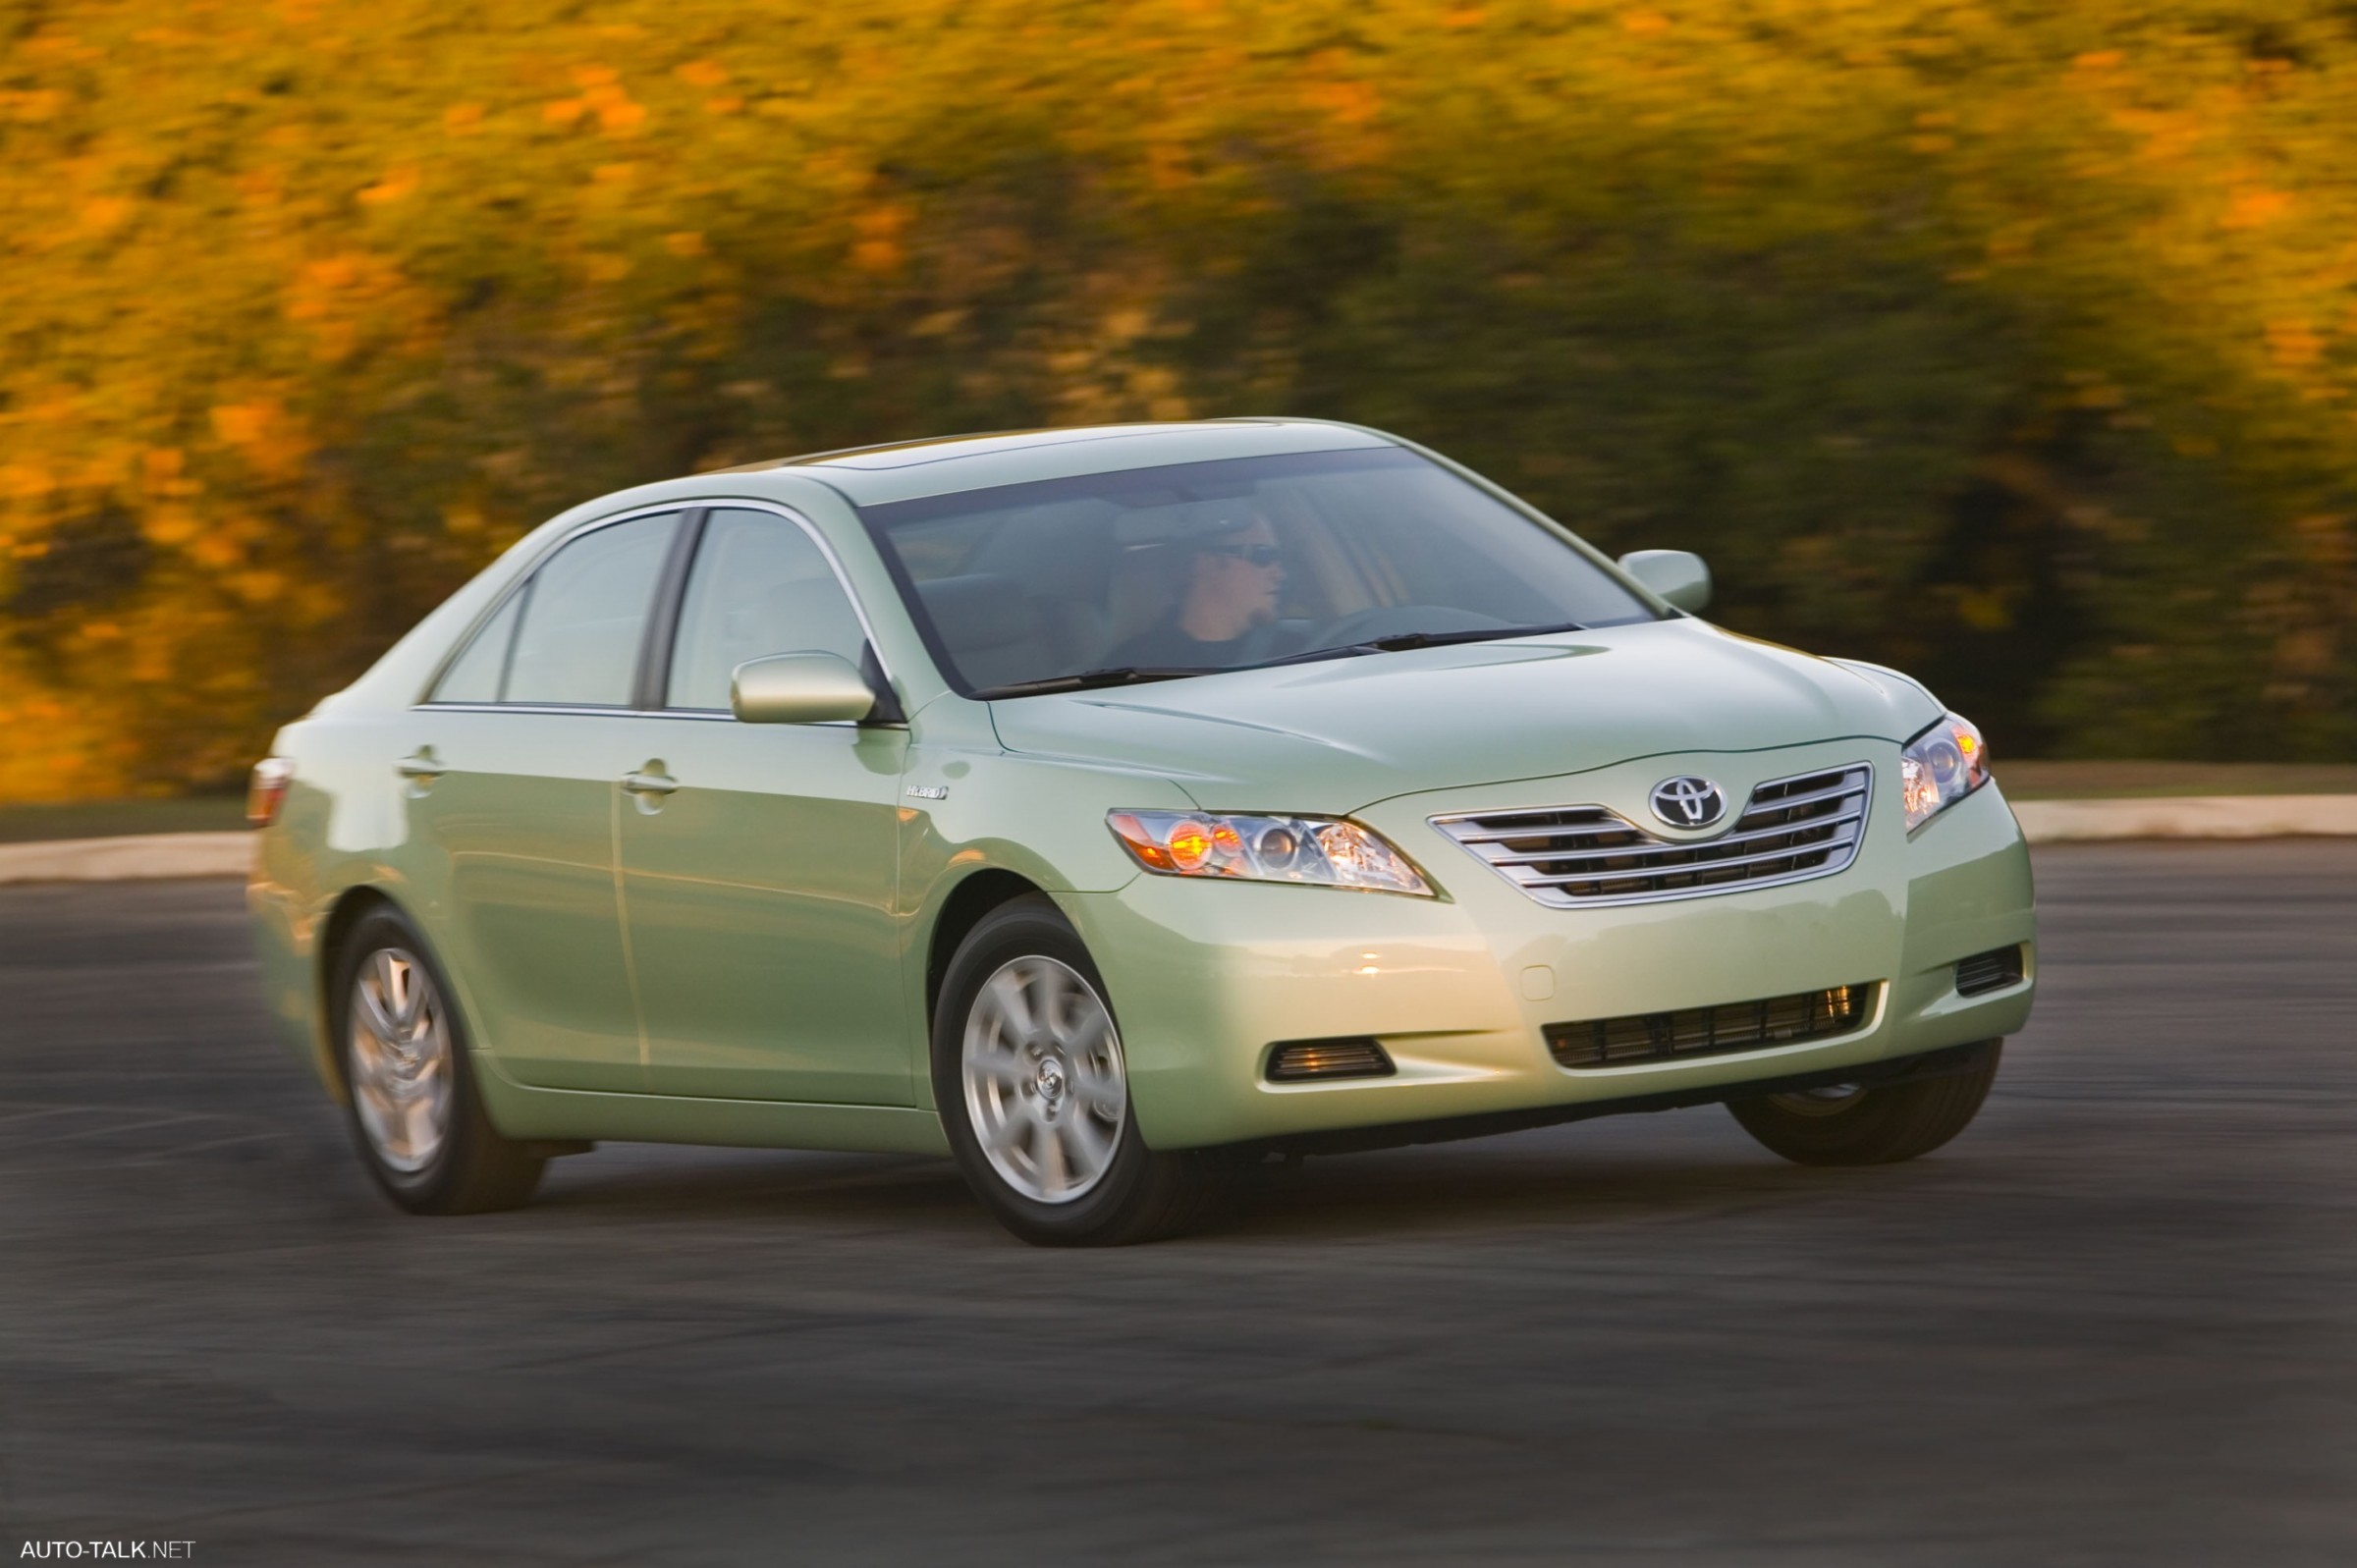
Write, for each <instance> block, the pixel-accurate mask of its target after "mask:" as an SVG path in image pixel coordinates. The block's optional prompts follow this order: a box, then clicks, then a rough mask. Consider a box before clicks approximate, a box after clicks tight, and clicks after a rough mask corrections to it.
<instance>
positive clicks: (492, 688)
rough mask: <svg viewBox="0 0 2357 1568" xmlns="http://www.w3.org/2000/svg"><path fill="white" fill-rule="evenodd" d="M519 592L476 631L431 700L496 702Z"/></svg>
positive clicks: (520, 608) (513, 638) (520, 606)
mask: <svg viewBox="0 0 2357 1568" xmlns="http://www.w3.org/2000/svg"><path fill="white" fill-rule="evenodd" d="M523 600H524V592H523V590H519V591H517V592H515V593H512V594H510V595H508V602H507V603H506V604H504V605H502V606H500V608H499V614H498V615H495V616H493V617H492V618H491V623H490V624H489V625H487V626H485V627H483V629H482V630H480V631H478V632H476V633H475V634H474V640H473V641H472V642H470V643H468V644H467V645H466V652H465V653H462V654H460V655H459V657H458V659H457V660H456V661H455V662H454V663H453V664H452V665H451V667H450V668H449V669H448V670H446V671H444V672H443V673H442V679H441V682H440V683H439V684H438V685H436V686H435V687H434V695H433V700H434V701H436V702H497V701H498V700H499V688H500V684H501V682H503V681H504V680H506V679H507V676H508V650H509V649H510V648H511V647H513V646H515V643H516V622H517V621H518V620H519V619H520V618H521V616H522V614H523Z"/></svg>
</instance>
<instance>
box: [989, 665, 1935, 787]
mask: <svg viewBox="0 0 2357 1568" xmlns="http://www.w3.org/2000/svg"><path fill="white" fill-rule="evenodd" d="M1939 713H1940V709H1939V706H1938V704H1936V703H1935V702H1934V701H1933V700H1932V698H1931V696H1930V694H1929V693H1927V692H1926V691H1925V690H1924V689H1923V688H1922V687H1921V686H1919V685H1917V684H1916V683H1915V682H1914V681H1912V680H1909V679H1907V678H1906V677H1905V676H1898V675H1895V674H1893V673H1891V672H1889V671H1885V670H1880V669H1877V668H1875V667H1873V666H1866V665H1853V664H1848V663H1843V662H1839V661H1835V660H1830V659H1818V658H1812V657H1810V656H1809V655H1806V654H1802V653H1796V652H1794V651H1793V650H1791V649H1789V648H1781V647H1778V646H1776V645H1775V644H1773V643H1765V642H1759V641H1756V640H1754V639H1752V638H1748V637H1742V636H1738V635H1736V634H1734V633H1732V632H1727V631H1723V630H1721V629H1720V628H1718V627H1716V626H1713V625H1710V624H1709V623H1707V622H1700V621H1694V620H1690V619H1681V620H1674V621H1664V622H1649V623H1646V624H1641V625H1634V626H1617V627H1612V628H1609V629H1602V630H1595V631H1580V632H1567V633H1559V634H1555V635H1552V636H1546V637H1532V638H1523V639H1517V640H1515V641H1511V642H1484V643H1466V644H1460V645H1458V646H1455V647H1449V648H1426V649H1417V650H1411V651H1407V652H1402V653H1390V654H1369V655H1366V656H1363V657H1359V658H1346V659H1337V660H1329V661H1321V662H1319V663H1314V664H1303V665H1288V666H1281V667H1279V668H1277V669H1272V670H1238V671H1233V672H1226V673H1223V674H1220V675H1215V676H1193V677H1190V678H1187V679H1183V680H1170V681H1161V682H1157V683H1154V684H1152V685H1143V686H1134V687H1117V688H1111V689H1106V690H1099V691H1079V692H1065V693H1054V694H1045V695H1040V696H1033V697H1021V698H1013V699H1003V700H1001V701H998V702H995V703H993V704H992V705H991V716H992V721H993V723H994V724H995V725H996V726H997V728H998V734H999V740H1000V743H1001V744H1003V745H1005V746H1006V747H1007V748H1008V749H1009V750H1010V751H1015V752H1022V753H1027V754H1033V755H1039V756H1053V757H1068V758H1071V759H1073V760H1075V761H1084V762H1088V763H1092V764H1104V763H1114V764H1118V765H1120V766H1123V767H1126V768H1145V769H1151V770H1153V771H1156V772H1159V773H1163V774H1166V775H1168V776H1169V777H1170V778H1171V779H1172V780H1174V781H1175V782H1177V783H1178V784H1179V785H1180V787H1182V788H1184V789H1185V790H1186V791H1187V792H1188V793H1189V794H1191V795H1192V796H1194V798H1195V800H1196V803H1197V804H1199V805H1201V806H1203V807H1204V808H1205V809H1206V810H1222V811H1255V810H1257V811H1326V812H1349V811H1355V810H1358V809H1360V808H1362V807H1364V806H1367V805H1370V804H1372V803H1373V802H1375V801H1378V800H1386V799H1389V798H1391V797H1392V796H1394V795H1400V794H1410V793H1415V792H1418V791H1421V790H1427V789H1443V788H1451V787H1455V786H1459V785H1465V784H1501V783H1507V782H1510V781H1513V780H1520V779H1543V778H1550V777H1554V776H1557V775H1561V774H1570V773H1579V772H1582V771H1585V770H1587V769H1590V768H1601V767H1607V766H1610V765H1611V764H1614V763H1618V762H1627V761H1631V760H1633V759H1636V758H1640V757H1649V756H1659V755H1665V754H1671V753H1680V752H1695V751H1764V750H1768V749H1770V748H1773V747H1778V746H1790V745H1801V744H1805V743H1807V742H1810V741H1816V740H1830V739H1836V738H1841V737H1850V736H1875V737H1879V738H1882V739H1886V740H1891V741H1903V740H1905V739H1907V738H1909V737H1911V736H1912V735H1914V734H1915V733H1916V732H1917V731H1918V730H1922V729H1923V728H1924V726H1926V725H1928V724H1930V723H1931V722H1932V721H1933V720H1934V719H1936V718H1938V717H1939Z"/></svg>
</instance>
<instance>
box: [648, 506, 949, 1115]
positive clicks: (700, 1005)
mask: <svg viewBox="0 0 2357 1568" xmlns="http://www.w3.org/2000/svg"><path fill="white" fill-rule="evenodd" d="M804 650H816V651H821V652H827V653H835V654H840V655H842V656H843V657H844V658H846V659H849V660H850V661H851V662H852V663H854V664H857V663H859V662H860V660H861V659H862V657H863V656H864V655H865V653H866V636H865V633H864V631H863V629H862V627H861V625H860V622H859V620H858V616H857V613H856V611H854V610H853V609H852V607H851V602H850V598H849V596H848V595H847V593H846V591H845V589H844V587H843V585H842V583H841V582H840V580H839V579H838V578H837V576H836V574H835V571H834V568H832V566H831V565H830V564H829V562H828V560H827V557H826V555H825V554H824V552H823V551H822V550H821V549H820V548H819V546H818V544H817V543H816V542H815V540H814V539H813V538H812V537H811V536H810V535H809V534H808V533H806V532H804V530H803V528H802V526H801V525H800V524H799V523H798V522H796V521H795V519H793V518H791V517H788V516H786V515H784V514H779V513H773V512H767V511H761V510H756V509H752V508H743V509H725V510H719V511H715V512H713V513H712V514H710V516H709V518H708V519H707V520H706V522H705V524H704V528H703V535H702V539H701V541H700V543H699V544H698V546H697V550H696V556H695V561H694V565H693V567H692V568H691V570H690V571H689V573H688V577H687V583H686V592H685V597H684V599H683V600H682V603H681V606H680V615H679V626H678V633H677V639H676V642H675V644H674V646H673V649H672V654H671V659H670V661H669V668H668V671H667V673H666V676H665V679H664V682H663V684H664V696H665V706H666V710H667V714H668V716H667V717H664V718H659V719H658V718H644V719H636V720H632V721H630V733H631V735H632V736H633V737H634V740H633V745H634V751H633V756H632V767H633V769H634V770H635V783H634V784H633V786H632V787H631V788H630V791H629V794H628V798H627V799H626V801H625V803H624V804H623V806H622V808H621V811H620V822H621V828H620V833H619V842H620V846H621V857H622V859H621V863H622V896H623V912H624V926H625V929H626V930H627V931H628V933H629V938H630V960H631V964H632V968H633V972H634V973H635V975H636V976H637V982H638V996H639V1005H640V1009H641V1016H642V1017H643V1018H644V1020H645V1027H646V1035H647V1062H648V1070H647V1082H648V1085H649V1087H650V1088H652V1089H653V1090H655V1091H656V1092H657V1093H661V1094H673V1095H692V1096H701V1097H710V1098H717V1099H736V1100H787V1101H812V1102H820V1103H827V1104H836V1105H878V1106H905V1105H911V1104H913V1103H914V1097H913V1094H912V1089H911V1085H910V1082H909V1065H908V1062H909V1053H908V1049H907V1045H906V1034H905V1030H906V1028H907V1020H906V1018H905V1016H904V1007H903V1005H902V987H901V975H902V968H901V951H900V943H901V935H902V934H901V928H900V921H899V919H898V918H897V916H896V915H895V913H894V905H895V902H896V898H895V894H896V867H897V864H898V847H897V837H898V821H899V819H898V807H899V804H900V786H901V765H902V760H903V758H904V754H905V752H906V749H907V732H906V731H905V730H901V729H897V728H892V729H887V728H880V727H879V728H861V727H859V726H855V725H850V724H828V725H744V724H739V723H737V722H736V720H735V719H734V718H732V717H731V716H730V714H729V681H730V676H731V675H732V673H733V672H734V671H735V669H736V667H737V666H738V665H740V664H741V663H743V662H744V661H746V660H748V659H757V658H761V657H763V656H765V655H768V654H777V653H795V652H801V651H804Z"/></svg>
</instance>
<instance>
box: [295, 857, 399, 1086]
mask: <svg viewBox="0 0 2357 1568" xmlns="http://www.w3.org/2000/svg"><path fill="white" fill-rule="evenodd" d="M379 909H390V910H392V911H393V912H394V913H396V914H398V915H400V916H401V917H402V918H403V919H405V920H409V919H410V913H409V911H408V910H406V909H404V908H402V906H401V904H400V901H399V900H397V899H396V898H394V897H393V895H392V894H391V893H388V892H385V891H384V889H382V888H378V887H375V886H373V885H371V884H368V883H361V884H359V885H357V886H356V887H351V888H347V889H345V890H344V892H341V893H339V894H337V896H336V901H335V905H334V907H332V908H331V909H329V910H328V912H327V918H326V919H325V920H324V921H322V922H321V923H320V927H319V945H318V946H317V948H316V949H314V952H313V955H312V961H311V983H312V989H313V992H314V995H315V997H316V1000H317V1003H318V1010H319V1027H320V1036H319V1038H320V1039H321V1040H322V1041H327V1042H332V1041H333V1040H334V1039H335V1031H336V1020H335V1014H334V1009H335V1008H336V1007H337V1006H338V1005H339V1000H338V999H337V997H336V996H335V989H336V971H337V970H338V969H339V968H340V967H341V966H342V964H343V961H344V946H345V944H346V943H348V942H350V941H351V940H352V934H353V932H354V930H355V929H356V928H357V927H358V926H359V924H360V922H361V921H363V920H365V919H367V918H368V916H369V915H371V914H373V913H375V912H376V911H377V910H379ZM410 923H411V925H414V924H415V923H416V922H415V921H413V920H411V922H410ZM323 1052H324V1055H325V1059H326V1062H327V1066H328V1070H329V1072H330V1074H331V1075H332V1078H331V1082H332V1084H333V1086H334V1088H335V1091H336V1094H337V1095H338V1097H344V1096H348V1095H350V1094H351V1093H352V1086H351V1085H350V1084H348V1083H346V1082H345V1081H344V1061H343V1054H342V1053H341V1052H338V1051H336V1050H333V1049H332V1048H323Z"/></svg>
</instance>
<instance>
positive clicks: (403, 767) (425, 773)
mask: <svg viewBox="0 0 2357 1568" xmlns="http://www.w3.org/2000/svg"><path fill="white" fill-rule="evenodd" d="M393 771H394V772H395V773H397V774H400V775H401V776H402V777H403V778H404V779H421V780H428V781H431V780H435V779H439V778H441V777H442V775H443V774H445V773H447V772H449V771H450V770H448V769H447V768H445V767H443V766H442V764H441V763H440V762H439V761H438V760H437V759H436V758H435V756H434V748H433V747H431V746H419V747H418V748H417V749H416V750H415V751H414V752H411V754H410V755H409V756H406V757H404V758H402V759H401V760H400V761H399V762H397V763H395V764H393Z"/></svg>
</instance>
